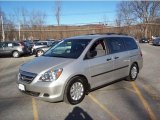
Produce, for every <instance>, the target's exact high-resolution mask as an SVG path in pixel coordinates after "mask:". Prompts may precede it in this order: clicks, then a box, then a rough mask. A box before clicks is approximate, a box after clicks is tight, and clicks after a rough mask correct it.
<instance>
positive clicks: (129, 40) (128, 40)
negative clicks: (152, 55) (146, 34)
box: [124, 38, 138, 50]
mask: <svg viewBox="0 0 160 120" xmlns="http://www.w3.org/2000/svg"><path fill="white" fill-rule="evenodd" d="M124 41H125V45H126V48H127V50H134V49H137V48H138V46H137V44H136V42H135V40H134V39H133V38H124Z"/></svg>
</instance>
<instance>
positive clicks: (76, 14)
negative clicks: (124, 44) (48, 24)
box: [6, 11, 116, 16]
mask: <svg viewBox="0 0 160 120" xmlns="http://www.w3.org/2000/svg"><path fill="white" fill-rule="evenodd" d="M115 12H116V11H99V12H85V13H68V14H67V13H66V14H61V16H78V15H92V14H106V13H115ZM6 16H31V15H29V14H25V15H20V14H19V15H17V14H7V15H6ZM37 16H43V15H37ZM46 16H55V15H54V14H46Z"/></svg>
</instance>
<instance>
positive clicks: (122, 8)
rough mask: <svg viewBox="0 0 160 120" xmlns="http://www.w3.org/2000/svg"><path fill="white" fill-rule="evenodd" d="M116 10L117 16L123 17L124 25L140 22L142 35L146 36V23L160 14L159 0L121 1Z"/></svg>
mask: <svg viewBox="0 0 160 120" xmlns="http://www.w3.org/2000/svg"><path fill="white" fill-rule="evenodd" d="M118 12H119V16H121V17H122V18H124V19H125V20H124V25H131V24H133V23H134V22H136V23H142V24H143V25H142V31H143V35H144V36H145V37H148V27H149V25H148V24H149V23H150V22H152V21H154V20H155V18H157V17H159V16H160V1H137V0H135V1H125V2H121V3H120V4H119V5H118ZM122 21H123V20H122Z"/></svg>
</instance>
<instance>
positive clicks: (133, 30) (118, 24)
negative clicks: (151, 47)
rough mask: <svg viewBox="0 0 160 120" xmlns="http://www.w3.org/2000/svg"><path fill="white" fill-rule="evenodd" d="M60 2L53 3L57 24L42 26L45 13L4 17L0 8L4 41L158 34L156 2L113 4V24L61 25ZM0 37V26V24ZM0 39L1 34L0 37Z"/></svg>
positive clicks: (159, 12)
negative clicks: (99, 34) (89, 35)
mask: <svg viewBox="0 0 160 120" xmlns="http://www.w3.org/2000/svg"><path fill="white" fill-rule="evenodd" d="M61 12H62V7H61V2H60V1H55V7H54V9H53V13H54V16H55V20H56V21H57V25H46V19H47V17H48V16H47V14H46V13H45V12H44V11H42V10H31V11H28V10H27V9H25V8H17V9H14V10H13V14H12V15H5V12H4V11H2V9H1V8H0V16H3V26H4V31H5V39H9V40H13V39H17V40H22V39H28V38H32V39H33V37H34V38H38V39H47V38H55V39H62V38H65V37H70V36H74V35H79V34H93V33H105V32H118V33H126V34H129V35H133V36H135V37H137V38H141V37H146V38H150V37H151V36H159V35H160V1H122V2H119V3H118V4H117V12H116V13H117V15H116V19H115V22H114V23H115V25H114V26H109V24H107V23H106V18H105V24H101V23H100V24H99V25H94V24H90V25H83V26H78V25H77V26H63V25H61ZM0 25H1V26H0V34H1V33H2V24H0ZM0 39H2V34H1V35H0Z"/></svg>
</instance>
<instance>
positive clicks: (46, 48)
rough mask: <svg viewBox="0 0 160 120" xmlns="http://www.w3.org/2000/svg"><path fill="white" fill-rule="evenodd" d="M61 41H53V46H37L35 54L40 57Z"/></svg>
mask: <svg viewBox="0 0 160 120" xmlns="http://www.w3.org/2000/svg"><path fill="white" fill-rule="evenodd" d="M59 42H60V41H54V42H52V45H51V46H46V47H40V48H37V49H35V55H36V57H39V56H41V55H42V54H43V53H44V52H46V51H47V50H48V49H49V48H51V47H53V46H55V45H56V44H58V43H59Z"/></svg>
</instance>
